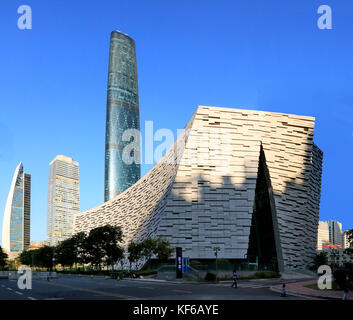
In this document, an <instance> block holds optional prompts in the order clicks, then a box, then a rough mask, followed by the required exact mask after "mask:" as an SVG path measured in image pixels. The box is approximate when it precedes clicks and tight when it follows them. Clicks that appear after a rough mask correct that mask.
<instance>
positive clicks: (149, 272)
mask: <svg viewBox="0 0 353 320" xmlns="http://www.w3.org/2000/svg"><path fill="white" fill-rule="evenodd" d="M157 272H158V271H157V270H152V269H146V270H140V271H135V272H134V273H135V274H137V275H138V276H150V275H152V274H157Z"/></svg>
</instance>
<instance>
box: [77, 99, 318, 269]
mask: <svg viewBox="0 0 353 320" xmlns="http://www.w3.org/2000/svg"><path fill="white" fill-rule="evenodd" d="M314 126H315V118H313V117H309V116H298V115H292V114H284V113H275V112H265V111H252V110H242V109H229V108H217V107H205V106H199V107H198V108H197V110H196V112H195V113H194V115H193V116H192V118H191V120H190V121H189V122H188V124H187V125H186V127H185V129H184V130H183V132H182V133H181V134H180V135H179V137H178V139H177V140H176V141H175V143H174V145H173V146H172V147H171V148H170V149H169V151H167V152H166V154H165V155H164V156H163V157H162V158H161V160H160V161H159V162H158V163H157V164H156V165H155V166H154V167H153V168H152V169H151V170H150V171H149V172H148V173H147V174H146V175H144V176H143V177H142V178H141V179H140V180H139V181H138V182H136V183H135V184H134V185H132V186H131V187H130V188H128V189H127V190H125V191H124V192H122V193H121V194H119V195H118V196H116V197H115V198H113V199H112V200H110V201H108V202H105V203H103V204H102V205H100V206H98V207H96V208H93V209H90V210H87V211H85V212H81V213H78V214H76V215H75V222H74V223H75V227H74V232H75V233H77V232H80V231H84V232H89V231H90V230H91V229H92V228H95V227H98V226H103V225H106V224H113V225H118V226H121V228H122V231H123V235H124V241H125V242H124V245H125V246H126V245H128V243H129V242H130V241H141V240H144V239H146V238H147V237H152V238H156V237H158V236H161V237H164V238H165V239H167V240H168V241H169V242H170V243H171V245H172V247H174V248H175V247H181V248H182V250H183V256H185V257H189V258H190V259H214V257H215V255H214V250H213V249H214V247H218V248H220V251H219V252H218V257H219V258H225V259H230V260H233V261H245V260H248V261H250V262H254V261H257V262H258V265H259V268H261V267H265V266H271V265H272V266H273V267H274V268H276V269H277V270H285V269H292V268H297V269H305V268H307V267H308V266H311V265H312V263H313V257H314V256H315V253H316V245H317V232H318V220H319V219H318V217H319V208H320V194H321V171H322V159H323V153H322V151H321V150H320V149H319V148H318V147H317V146H316V145H315V144H314V142H313V136H314Z"/></svg>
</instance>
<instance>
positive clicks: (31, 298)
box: [27, 297, 37, 300]
mask: <svg viewBox="0 0 353 320" xmlns="http://www.w3.org/2000/svg"><path fill="white" fill-rule="evenodd" d="M27 298H28V299H29V300H37V299H36V298H33V297H27Z"/></svg>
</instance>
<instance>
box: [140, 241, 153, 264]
mask: <svg viewBox="0 0 353 320" xmlns="http://www.w3.org/2000/svg"><path fill="white" fill-rule="evenodd" d="M156 245H157V243H156V240H154V239H152V238H147V239H145V240H144V241H142V242H141V246H142V255H143V256H144V257H145V258H146V260H147V262H148V266H149V269H150V268H151V258H152V256H153V254H154V252H155V251H156Z"/></svg>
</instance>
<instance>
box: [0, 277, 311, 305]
mask: <svg viewBox="0 0 353 320" xmlns="http://www.w3.org/2000/svg"><path fill="white" fill-rule="evenodd" d="M275 282H276V281H256V282H255V281H253V282H252V281H239V287H238V288H237V289H234V288H231V287H230V283H219V284H190V283H171V282H163V281H148V280H144V279H135V280H131V279H124V280H120V281H117V280H112V279H109V280H105V279H104V278H98V277H97V278H93V279H91V278H89V277H82V278H78V277H72V278H71V277H68V276H62V277H59V278H58V279H52V280H51V281H49V282H48V281H47V280H33V282H32V289H31V290H20V289H19V288H18V287H17V281H16V280H7V279H3V280H0V300H87V299H88V300H125V299H134V300H135V299H148V300H166V299H168V300H189V299H195V300H283V299H286V300H302V299H306V298H304V297H286V298H281V297H279V294H278V293H276V292H273V291H271V290H270V289H269V288H270V286H271V285H272V284H274V283H275Z"/></svg>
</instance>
